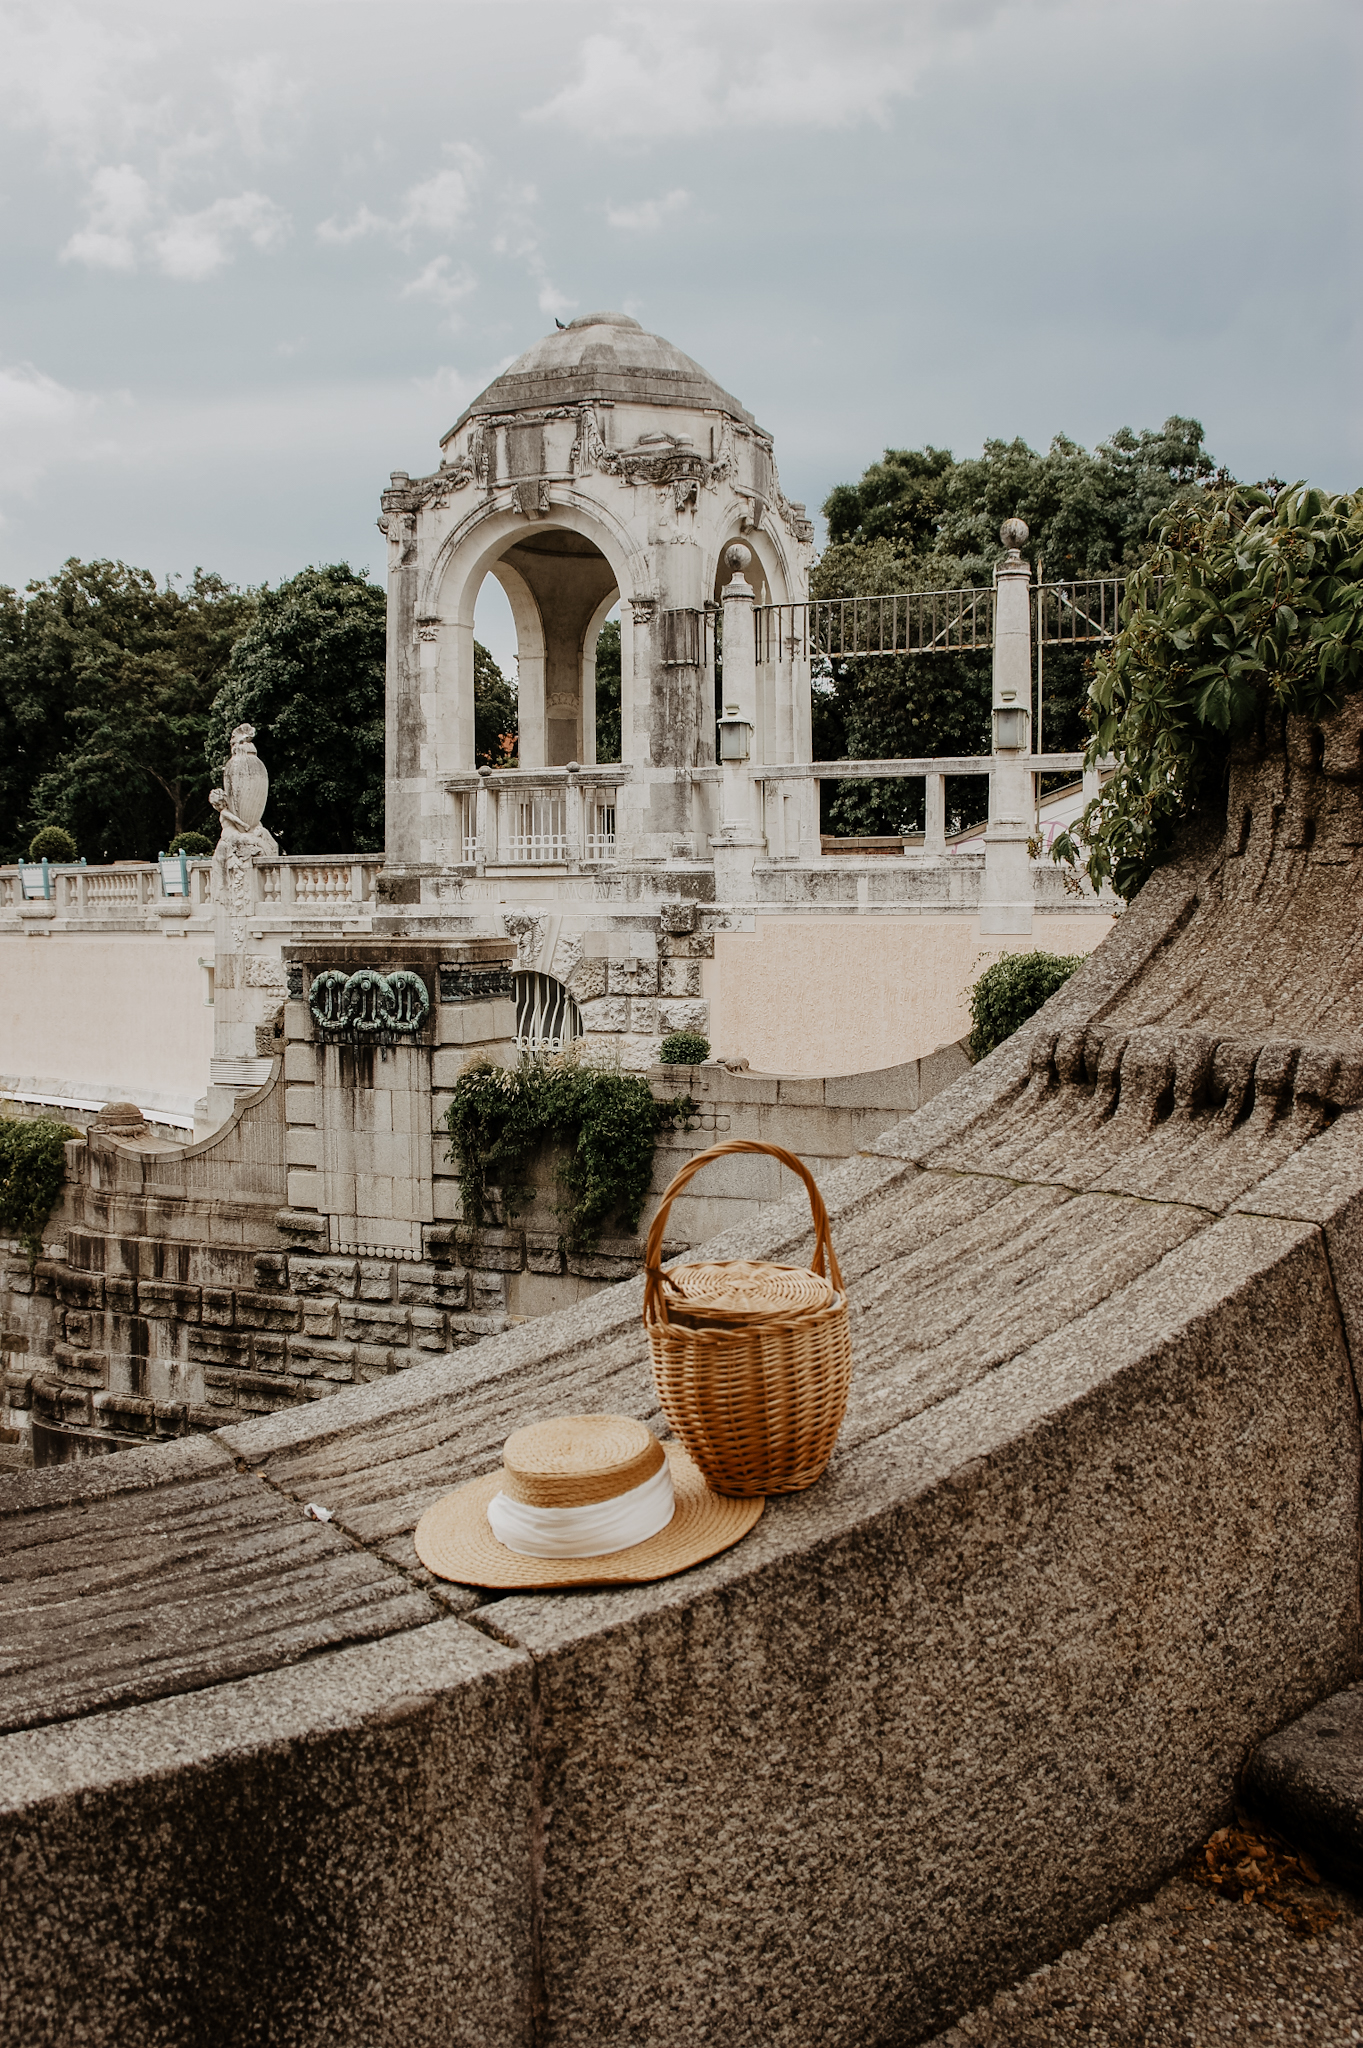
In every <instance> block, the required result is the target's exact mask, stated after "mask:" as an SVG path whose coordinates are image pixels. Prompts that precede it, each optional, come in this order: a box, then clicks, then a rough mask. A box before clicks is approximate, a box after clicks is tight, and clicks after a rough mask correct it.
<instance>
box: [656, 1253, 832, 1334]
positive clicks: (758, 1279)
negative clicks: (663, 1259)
mask: <svg viewBox="0 0 1363 2048" xmlns="http://www.w3.org/2000/svg"><path fill="white" fill-rule="evenodd" d="M663 1278H664V1282H665V1284H666V1288H667V1295H668V1307H669V1309H670V1310H676V1309H681V1310H683V1311H685V1310H687V1309H690V1310H692V1311H693V1312H694V1313H697V1314H700V1315H705V1316H717V1317H725V1318H727V1317H729V1316H734V1317H740V1316H741V1317H743V1318H745V1319H747V1318H750V1317H752V1316H788V1315H802V1314H807V1313H808V1312H809V1311H810V1310H811V1309H819V1308H827V1307H828V1305H829V1303H830V1302H832V1301H834V1300H835V1299H836V1297H837V1290H836V1289H835V1288H834V1286H833V1284H832V1282H831V1281H829V1280H825V1278H824V1276H823V1274H822V1273H811V1272H810V1270H809V1268H808V1267H807V1266H777V1265H773V1264H772V1263H771V1262H770V1261H769V1260H766V1259H710V1260H706V1261H704V1262H702V1263H699V1264H697V1265H693V1266H669V1267H668V1268H667V1270H666V1272H665V1274H664V1275H663Z"/></svg>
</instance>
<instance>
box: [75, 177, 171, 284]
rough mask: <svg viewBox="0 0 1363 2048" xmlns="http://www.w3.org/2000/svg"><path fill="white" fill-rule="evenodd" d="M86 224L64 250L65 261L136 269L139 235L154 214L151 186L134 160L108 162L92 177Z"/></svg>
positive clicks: (118, 268) (102, 266)
mask: <svg viewBox="0 0 1363 2048" xmlns="http://www.w3.org/2000/svg"><path fill="white" fill-rule="evenodd" d="M86 205H87V208H88V212H87V216H86V222H85V226H84V227H83V228H79V229H78V230H77V231H76V233H75V234H74V235H72V237H71V239H70V241H69V242H68V243H67V245H66V247H65V248H64V249H63V250H62V261H63V262H64V263H88V264H89V265H90V266H91V268H92V269H95V270H135V269H136V268H137V237H138V235H139V233H140V232H141V230H142V229H143V228H144V227H145V226H146V224H147V222H148V221H149V220H150V218H151V215H152V210H153V209H152V196H151V187H150V185H149V184H148V183H147V181H146V179H145V178H144V177H143V176H142V173H141V172H140V171H136V170H134V169H133V167H132V165H131V164H105V165H104V167H103V169H102V170H98V171H96V172H95V175H94V177H93V178H92V179H91V180H90V196H89V199H88V200H87V202H86Z"/></svg>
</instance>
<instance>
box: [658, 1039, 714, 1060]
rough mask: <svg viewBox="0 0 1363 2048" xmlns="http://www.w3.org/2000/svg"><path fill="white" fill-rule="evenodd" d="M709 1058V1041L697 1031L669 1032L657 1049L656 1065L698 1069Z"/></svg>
mask: <svg viewBox="0 0 1363 2048" xmlns="http://www.w3.org/2000/svg"><path fill="white" fill-rule="evenodd" d="M709 1057H710V1041H709V1039H708V1038H706V1037H704V1036H703V1035H702V1034H701V1033H700V1032H699V1031H669V1032H668V1034H667V1037H666V1038H665V1039H664V1040H663V1042H662V1044H661V1045H660V1046H659V1047H658V1064H659V1065H660V1066H664V1067H698V1066H699V1065H700V1063H701V1061H702V1060H708V1059H709Z"/></svg>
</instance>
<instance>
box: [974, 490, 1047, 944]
mask: <svg viewBox="0 0 1363 2048" xmlns="http://www.w3.org/2000/svg"><path fill="white" fill-rule="evenodd" d="M999 538H1000V540H1002V541H1003V542H1004V544H1005V546H1006V547H1007V549H1008V554H1007V556H1006V557H1005V559H1004V560H1003V561H1002V562H1000V563H999V565H998V567H997V568H996V569H995V571H994V590H995V598H994V751H993V760H994V766H993V772H992V774H991V775H990V778H989V825H988V828H987V830H986V832H985V835H984V896H983V900H982V902H981V905H980V930H981V932H982V933H991V934H997V935H1000V936H1003V935H1012V934H1018V935H1021V934H1026V933H1027V932H1030V931H1031V929H1032V863H1031V857H1030V855H1029V854H1028V852H1027V841H1028V840H1029V839H1030V838H1031V836H1032V833H1033V830H1034V829H1035V822H1034V817H1033V811H1034V804H1033V800H1032V776H1031V771H1030V770H1029V768H1028V767H1027V759H1028V755H1029V753H1030V751H1031V733H1030V728H1031V722H1032V712H1031V705H1032V632H1031V623H1032V619H1031V604H1030V601H1029V592H1030V586H1031V580H1032V569H1031V564H1030V563H1029V562H1025V561H1024V560H1023V559H1022V556H1021V554H1020V553H1019V549H1020V548H1021V547H1022V545H1023V543H1024V542H1025V541H1026V539H1027V528H1026V527H1025V525H1024V524H1023V522H1022V521H1021V520H1020V519H1005V520H1004V522H1003V525H1002V526H1001V527H1000V528H999Z"/></svg>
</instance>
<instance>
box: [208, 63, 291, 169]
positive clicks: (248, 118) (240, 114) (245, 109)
mask: <svg viewBox="0 0 1363 2048" xmlns="http://www.w3.org/2000/svg"><path fill="white" fill-rule="evenodd" d="M220 76H221V78H222V81H223V85H224V87H225V89H226V93H227V104H228V109H229V111H230V113H231V117H232V125H233V127H234V128H235V130H236V135H237V140H238V142H239V143H240V145H241V148H242V149H243V150H244V151H245V153H246V155H247V156H249V157H262V156H277V155H279V154H280V153H281V145H280V144H279V143H277V142H272V141H271V139H270V137H269V134H268V133H267V128H268V126H269V125H270V124H271V123H272V122H273V120H274V117H275V116H277V115H292V114H294V113H295V112H296V110H297V107H298V104H299V101H300V98H301V93H300V89H299V87H298V86H297V85H296V84H295V83H294V82H293V80H292V79H290V78H287V77H286V76H285V75H284V71H283V67H282V65H281V64H280V61H279V59H278V57H276V56H274V55H272V54H270V53H269V52H267V53H265V54H264V55H262V56H258V57H252V58H250V59H249V60H248V61H247V62H246V63H243V64H225V65H224V66H223V67H222V71H221V73H220Z"/></svg>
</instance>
